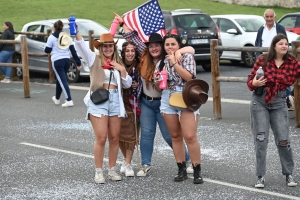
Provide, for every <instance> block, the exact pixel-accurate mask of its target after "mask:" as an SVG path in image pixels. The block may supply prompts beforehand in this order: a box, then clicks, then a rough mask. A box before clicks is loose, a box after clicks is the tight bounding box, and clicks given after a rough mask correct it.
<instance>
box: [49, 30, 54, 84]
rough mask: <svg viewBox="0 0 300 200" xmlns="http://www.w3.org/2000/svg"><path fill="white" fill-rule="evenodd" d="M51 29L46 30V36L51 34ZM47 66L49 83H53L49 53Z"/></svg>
mask: <svg viewBox="0 0 300 200" xmlns="http://www.w3.org/2000/svg"><path fill="white" fill-rule="evenodd" d="M51 33H52V31H51V29H48V30H47V35H48V37H49V36H50V35H51ZM48 66H49V83H51V84H52V83H54V80H55V77H54V73H53V69H52V61H51V55H50V53H49V54H48Z"/></svg>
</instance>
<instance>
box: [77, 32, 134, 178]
mask: <svg viewBox="0 0 300 200" xmlns="http://www.w3.org/2000/svg"><path fill="white" fill-rule="evenodd" d="M75 38H76V40H75V46H76V49H77V50H78V52H79V54H80V55H81V56H82V57H83V59H84V60H85V61H86V62H87V64H88V66H90V82H91V84H90V91H89V92H88V94H87V95H86V97H85V100H84V101H85V103H86V105H87V107H88V109H87V119H89V120H90V122H91V124H92V126H93V129H94V134H95V139H96V141H95V144H94V161H95V166H96V172H95V182H96V183H105V178H104V175H103V158H104V151H105V143H106V139H107V138H108V142H109V148H108V160H109V163H108V165H109V166H108V178H109V179H111V180H114V181H119V180H121V179H122V177H121V176H120V175H119V174H118V173H117V171H116V169H115V165H116V160H117V156H118V151H119V134H120V128H121V123H122V117H125V114H126V111H125V107H124V103H123V98H122V94H121V91H122V88H130V86H131V84H132V78H131V77H130V76H129V75H128V73H127V72H126V69H125V67H124V64H123V62H122V59H121V58H120V56H119V54H118V50H117V46H116V43H115V42H114V39H113V37H112V35H111V34H110V33H103V34H102V35H101V36H100V41H98V40H95V41H94V47H95V48H96V49H98V50H99V55H96V53H95V52H93V51H91V50H90V49H89V48H88V47H87V46H86V44H85V42H84V40H83V38H82V36H81V35H80V33H79V32H78V31H77V34H76V36H75ZM99 88H105V89H108V90H109V100H107V101H106V102H103V103H100V104H97V105H96V104H94V103H93V101H91V100H90V92H94V91H96V90H98V89H99Z"/></svg>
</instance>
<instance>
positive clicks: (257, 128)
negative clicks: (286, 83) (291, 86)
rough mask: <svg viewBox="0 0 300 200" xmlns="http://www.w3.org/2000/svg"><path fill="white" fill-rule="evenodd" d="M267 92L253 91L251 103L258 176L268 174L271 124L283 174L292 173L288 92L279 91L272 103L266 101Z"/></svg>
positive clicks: (292, 161)
mask: <svg viewBox="0 0 300 200" xmlns="http://www.w3.org/2000/svg"><path fill="white" fill-rule="evenodd" d="M265 93H266V91H265V90H264V93H263V95H261V96H257V95H255V94H254V93H253V95H252V100H251V105H250V114H251V130H252V133H253V136H254V145H255V153H256V165H255V167H256V176H264V175H265V174H266V157H267V147H268V142H269V129H270V126H271V129H272V131H273V134H274V138H275V144H276V146H277V149H278V153H279V157H280V162H281V167H282V174H283V175H290V174H292V173H293V169H294V160H293V153H292V149H291V146H290V132H289V122H288V108H287V105H286V99H285V97H286V93H285V91H278V94H277V95H276V97H275V98H274V99H273V100H272V101H271V103H270V104H266V102H265V99H264V98H265Z"/></svg>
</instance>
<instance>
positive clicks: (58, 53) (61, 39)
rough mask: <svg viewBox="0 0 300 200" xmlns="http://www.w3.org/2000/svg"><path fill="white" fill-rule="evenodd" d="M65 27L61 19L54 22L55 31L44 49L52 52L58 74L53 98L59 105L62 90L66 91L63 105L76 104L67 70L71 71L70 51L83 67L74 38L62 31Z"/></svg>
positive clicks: (46, 51) (78, 65)
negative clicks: (73, 42)
mask: <svg viewBox="0 0 300 200" xmlns="http://www.w3.org/2000/svg"><path fill="white" fill-rule="evenodd" d="M63 27H64V24H63V23H62V21H60V20H58V21H56V22H55V23H54V25H53V29H54V33H53V34H52V35H50V36H49V38H48V40H47V44H46V47H45V50H44V51H45V53H49V54H51V61H52V66H53V71H54V73H55V76H56V92H55V96H53V97H52V100H53V102H54V104H55V105H59V104H60V95H61V93H62V92H64V95H65V97H66V101H65V103H63V104H62V105H61V106H62V107H70V106H74V103H73V100H72V97H71V92H70V88H69V85H68V81H67V72H68V71H69V68H70V65H71V59H70V51H71V53H72V56H73V59H74V60H75V62H76V64H77V69H78V70H80V69H81V61H80V59H79V57H78V55H77V53H76V50H75V48H74V45H73V44H71V43H72V39H71V37H70V35H69V34H68V33H65V32H62V30H63Z"/></svg>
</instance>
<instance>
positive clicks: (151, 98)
mask: <svg viewBox="0 0 300 200" xmlns="http://www.w3.org/2000/svg"><path fill="white" fill-rule="evenodd" d="M142 97H144V98H145V99H147V100H148V101H153V100H161V97H149V96H147V95H145V94H144V93H142Z"/></svg>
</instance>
